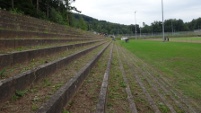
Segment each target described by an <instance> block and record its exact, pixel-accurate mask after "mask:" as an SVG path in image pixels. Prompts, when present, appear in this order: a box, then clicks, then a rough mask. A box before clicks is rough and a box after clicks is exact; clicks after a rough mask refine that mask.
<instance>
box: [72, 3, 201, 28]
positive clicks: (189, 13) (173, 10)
mask: <svg viewBox="0 0 201 113" xmlns="http://www.w3.org/2000/svg"><path fill="white" fill-rule="evenodd" d="M163 3H164V18H165V19H182V20H184V22H190V21H191V20H192V19H197V18H198V17H201V0H163ZM72 6H75V7H77V9H78V10H80V11H82V14H84V15H87V16H90V17H93V18H96V19H98V20H106V21H109V22H113V23H120V24H125V25H130V24H135V14H134V12H135V11H136V20H137V24H139V25H140V26H142V22H145V23H146V24H148V25H150V23H152V22H154V21H161V20H162V13H161V0H76V1H75V2H74V3H72Z"/></svg>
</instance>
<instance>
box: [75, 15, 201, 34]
mask: <svg viewBox="0 0 201 113" xmlns="http://www.w3.org/2000/svg"><path fill="white" fill-rule="evenodd" d="M76 15H78V14H76ZM81 16H82V18H84V20H85V22H86V24H87V25H88V30H90V31H97V32H101V33H106V34H135V31H136V32H137V33H138V34H139V33H140V32H141V33H149V34H151V33H161V32H162V22H161V21H154V22H152V23H151V24H150V25H147V24H146V23H145V22H143V23H142V26H141V27H140V26H139V24H136V25H134V24H131V25H123V24H117V23H111V22H107V21H102V20H97V19H94V18H91V17H88V16H85V15H81ZM164 25H165V29H164V30H165V32H180V31H194V30H197V29H201V18H197V19H193V20H192V21H191V22H183V20H182V19H168V20H165V21H164ZM135 28H136V30H135Z"/></svg>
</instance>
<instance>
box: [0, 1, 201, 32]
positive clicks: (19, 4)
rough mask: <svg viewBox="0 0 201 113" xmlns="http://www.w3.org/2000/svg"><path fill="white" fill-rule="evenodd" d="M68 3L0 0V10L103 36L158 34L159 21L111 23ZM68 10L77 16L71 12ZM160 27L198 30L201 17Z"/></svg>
mask: <svg viewBox="0 0 201 113" xmlns="http://www.w3.org/2000/svg"><path fill="white" fill-rule="evenodd" d="M72 2H75V0H0V9H3V10H8V11H11V12H14V13H20V14H25V15H29V16H32V17H36V18H40V19H46V20H50V21H53V22H56V23H59V24H62V25H68V26H71V27H76V28H79V29H82V30H89V31H95V32H99V33H105V34H135V31H137V33H140V31H141V33H159V32H162V22H161V21H154V22H152V23H151V24H150V25H147V24H146V23H145V22H143V23H142V26H141V27H140V26H139V25H138V24H137V25H133V24H132V25H123V24H118V23H111V22H107V21H103V20H97V19H94V18H92V17H89V16H85V15H82V14H79V13H80V11H78V10H77V8H75V7H72V6H71V3H72ZM72 10H74V11H76V12H79V13H72ZM164 25H165V32H179V31H193V30H196V29H201V18H198V19H193V20H192V21H191V22H183V20H182V19H168V20H165V22H164ZM135 28H136V30H135Z"/></svg>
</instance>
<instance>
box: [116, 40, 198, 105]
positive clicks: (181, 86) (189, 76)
mask: <svg viewBox="0 0 201 113" xmlns="http://www.w3.org/2000/svg"><path fill="white" fill-rule="evenodd" d="M119 44H120V45H121V46H123V47H125V48H126V49H128V50H129V51H131V52H132V53H133V54H135V55H136V56H137V57H139V58H141V59H142V60H144V61H145V62H147V63H148V64H150V65H152V66H153V67H154V68H155V69H157V70H158V71H159V72H160V73H159V75H156V76H160V75H161V74H162V75H164V76H162V77H163V78H165V79H167V80H168V81H169V82H170V84H171V85H172V86H173V87H175V88H177V90H180V91H182V92H183V93H184V94H185V95H187V96H188V97H190V98H192V99H193V100H194V101H195V103H196V104H197V105H198V106H199V105H201V103H200V101H199V100H200V99H201V95H200V94H201V82H200V81H201V71H200V67H201V63H200V62H201V52H200V51H201V44H196V43H179V42H158V41H147V40H131V41H130V42H129V43H124V42H120V41H119Z"/></svg>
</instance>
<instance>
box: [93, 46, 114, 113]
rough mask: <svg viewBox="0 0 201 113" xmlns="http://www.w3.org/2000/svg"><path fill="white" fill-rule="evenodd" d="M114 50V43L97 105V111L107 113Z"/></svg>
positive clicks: (97, 112)
mask: <svg viewBox="0 0 201 113" xmlns="http://www.w3.org/2000/svg"><path fill="white" fill-rule="evenodd" d="M112 52H113V45H112V49H111V50H110V57H109V59H108V63H107V68H106V71H105V74H104V77H103V82H102V85H101V90H100V94H99V100H98V103H97V105H96V113H105V109H106V103H107V100H106V98H107V89H108V80H109V75H110V67H111V62H112Z"/></svg>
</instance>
